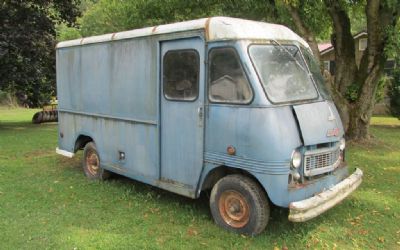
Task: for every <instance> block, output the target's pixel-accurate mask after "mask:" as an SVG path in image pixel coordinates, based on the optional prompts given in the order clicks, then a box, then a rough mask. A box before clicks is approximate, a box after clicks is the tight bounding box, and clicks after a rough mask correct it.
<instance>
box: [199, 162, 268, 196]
mask: <svg viewBox="0 0 400 250" xmlns="http://www.w3.org/2000/svg"><path fill="white" fill-rule="evenodd" d="M231 174H241V175H244V176H247V177H249V178H251V179H253V180H254V181H255V182H256V183H258V185H260V187H261V188H262V190H264V192H265V195H266V196H267V197H268V194H267V191H266V190H265V189H264V187H263V186H262V185H261V183H260V182H259V181H258V180H257V178H255V177H254V176H253V175H252V174H251V173H249V172H247V171H246V170H243V169H239V168H231V167H227V166H219V167H216V168H214V169H213V170H211V171H210V172H209V173H208V174H207V177H206V178H205V180H204V182H203V185H202V187H201V190H202V191H204V190H208V189H211V188H212V187H213V186H214V185H215V183H217V182H218V181H219V180H220V179H221V178H223V177H225V176H227V175H231Z"/></svg>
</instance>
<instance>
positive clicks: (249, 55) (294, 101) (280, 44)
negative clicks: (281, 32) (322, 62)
mask: <svg viewBox="0 0 400 250" xmlns="http://www.w3.org/2000/svg"><path fill="white" fill-rule="evenodd" d="M253 45H263V46H278V47H280V46H282V47H283V46H295V47H297V48H298V52H296V53H300V57H301V60H303V63H304V64H305V65H306V70H307V72H306V73H307V75H308V77H309V78H310V80H311V83H312V86H313V87H314V89H315V92H316V97H314V98H307V99H301V100H291V101H283V102H276V101H272V100H271V98H270V97H269V94H268V93H267V90H266V88H265V86H264V84H263V81H262V78H261V76H260V72H259V71H258V69H257V67H256V65H255V62H254V60H253V57H252V56H251V54H250V47H251V46H253ZM283 49H286V48H283ZM304 49H307V48H304ZM287 53H289V52H287ZM247 54H248V57H249V59H250V61H251V64H252V66H253V69H254V71H255V73H256V75H257V78H258V81H259V83H260V84H261V86H262V89H263V91H264V95H265V97H266V98H267V100H268V101H269V102H270V103H271V104H276V105H282V104H293V103H294V104H296V103H307V102H310V101H317V100H319V99H320V98H322V96H321V93H320V91H319V88H318V86H317V84H316V83H315V80H314V77H313V75H312V73H311V71H310V68H309V65H308V63H307V60H306V59H305V58H304V55H303V52H302V49H301V47H300V46H299V45H298V44H296V43H294V42H290V41H285V43H279V42H277V41H276V40H274V41H269V42H263V43H260V42H252V43H249V44H248V45H247ZM296 63H299V62H298V61H297V60H296Z"/></svg>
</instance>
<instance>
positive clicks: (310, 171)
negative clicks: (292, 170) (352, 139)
mask: <svg viewBox="0 0 400 250" xmlns="http://www.w3.org/2000/svg"><path fill="white" fill-rule="evenodd" d="M339 155H340V151H339V148H337V149H335V150H334V151H329V152H316V153H313V152H310V151H309V152H307V153H306V155H305V157H304V174H305V175H306V176H310V175H317V174H322V173H326V172H329V171H332V170H333V169H334V168H335V167H336V166H337V165H338V163H339V161H338V160H339Z"/></svg>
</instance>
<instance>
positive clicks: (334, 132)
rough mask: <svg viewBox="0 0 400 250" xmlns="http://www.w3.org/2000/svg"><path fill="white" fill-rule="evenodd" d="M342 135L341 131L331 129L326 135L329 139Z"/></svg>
mask: <svg viewBox="0 0 400 250" xmlns="http://www.w3.org/2000/svg"><path fill="white" fill-rule="evenodd" d="M339 133H340V129H339V128H333V129H329V130H328V132H327V133H326V136H327V137H332V136H338V135H339Z"/></svg>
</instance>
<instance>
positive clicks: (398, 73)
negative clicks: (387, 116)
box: [389, 60, 400, 119]
mask: <svg viewBox="0 0 400 250" xmlns="http://www.w3.org/2000/svg"><path fill="white" fill-rule="evenodd" d="M399 61H400V60H399ZM399 66H400V63H397V68H396V69H395V70H394V71H393V79H392V84H391V85H390V87H389V97H390V112H391V113H392V115H393V116H395V117H397V118H399V119H400V67H399Z"/></svg>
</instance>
